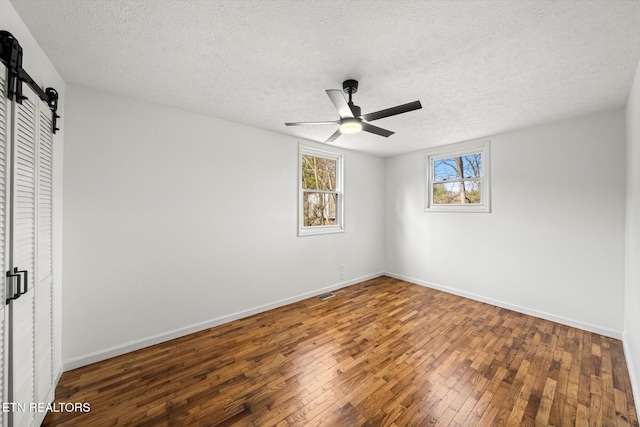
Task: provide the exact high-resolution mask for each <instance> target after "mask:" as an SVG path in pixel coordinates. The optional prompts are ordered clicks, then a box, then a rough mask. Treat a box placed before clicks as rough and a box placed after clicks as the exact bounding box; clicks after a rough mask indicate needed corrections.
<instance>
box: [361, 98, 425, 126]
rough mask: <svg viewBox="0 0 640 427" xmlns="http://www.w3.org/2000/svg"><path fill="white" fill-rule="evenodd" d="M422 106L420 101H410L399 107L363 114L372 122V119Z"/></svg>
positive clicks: (417, 108) (364, 117) (365, 118)
mask: <svg viewBox="0 0 640 427" xmlns="http://www.w3.org/2000/svg"><path fill="white" fill-rule="evenodd" d="M420 108H422V104H420V101H414V102H410V103H408V104H402V105H398V106H397V107H391V108H387V109H386V110H380V111H376V112H375V113H369V114H365V115H363V116H361V117H362V118H363V119H364V120H366V121H368V122H370V121H372V120H378V119H383V118H385V117H389V116H395V115H396V114H402V113H407V112H409V111H413V110H419V109H420Z"/></svg>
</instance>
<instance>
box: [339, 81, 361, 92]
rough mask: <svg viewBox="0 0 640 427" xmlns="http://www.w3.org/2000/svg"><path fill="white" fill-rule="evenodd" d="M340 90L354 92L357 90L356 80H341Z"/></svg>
mask: <svg viewBox="0 0 640 427" xmlns="http://www.w3.org/2000/svg"><path fill="white" fill-rule="evenodd" d="M342 90H344V92H345V93H348V94H352V93H356V92H357V91H358V81H357V80H352V79H349V80H345V81H344V82H342Z"/></svg>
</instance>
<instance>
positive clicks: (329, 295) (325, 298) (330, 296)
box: [318, 292, 336, 301]
mask: <svg viewBox="0 0 640 427" xmlns="http://www.w3.org/2000/svg"><path fill="white" fill-rule="evenodd" d="M335 296H336V294H332V293H331V292H329V293H328V294H322V295H320V296H319V297H318V299H319V300H320V301H324V300H327V299H329V298H333V297H335Z"/></svg>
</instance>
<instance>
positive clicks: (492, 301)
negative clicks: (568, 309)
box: [384, 271, 622, 340]
mask: <svg viewBox="0 0 640 427" xmlns="http://www.w3.org/2000/svg"><path fill="white" fill-rule="evenodd" d="M384 274H385V275H386V276H389V277H393V278H395V279H400V280H404V281H405V282H410V283H413V284H416V285H421V286H425V287H427V288H432V289H437V290H439V291H443V292H447V293H449V294H454V295H458V296H461V297H465V298H469V299H472V300H475V301H480V302H484V303H487V304H491V305H495V306H497V307H502V308H506V309H508V310H512V311H517V312H518V313H523V314H528V315H530V316H535V317H539V318H541V319H545V320H550V321H552V322H556V323H561V324H563V325H567V326H572V327H574V328H578V329H583V330H585V331H589V332H594V333H596V334H600V335H604V336H607V337H611V338H616V339H619V340H621V339H622V332H621V331H613V330H611V329H607V328H603V327H600V326H596V325H591V324H589V323H583V322H580V321H577V320H573V319H569V318H566V317H562V316H557V315H555V314H551V313H546V312H544V311H539V310H536V309H533V308H528V307H522V306H519V305H515V304H510V303H508V302H505V301H500V300H495V299H493V298H487V297H484V296H482V295H477V294H473V293H470V292H465V291H461V290H459V289H454V288H449V287H447V286H442V285H438V284H435V283H430V282H426V281H424V280H420V279H415V278H412V277H407V276H404V275H402V274H396V273H391V272H388V271H387V272H385V273H384Z"/></svg>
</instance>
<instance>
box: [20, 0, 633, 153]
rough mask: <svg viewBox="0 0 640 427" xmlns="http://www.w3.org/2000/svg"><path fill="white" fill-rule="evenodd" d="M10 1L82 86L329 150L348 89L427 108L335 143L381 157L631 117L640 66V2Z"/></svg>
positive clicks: (381, 104) (358, 98) (377, 105)
mask: <svg viewBox="0 0 640 427" xmlns="http://www.w3.org/2000/svg"><path fill="white" fill-rule="evenodd" d="M11 1H12V3H13V4H14V6H15V8H16V9H17V11H18V13H19V14H20V15H21V17H22V18H23V20H24V21H25V22H26V24H27V26H28V27H29V28H30V29H31V31H32V33H33V34H34V36H35V37H36V39H37V40H38V42H39V43H40V45H41V46H42V47H43V49H44V50H45V52H46V53H47V54H48V55H49V58H50V59H51V60H52V62H53V63H54V65H55V66H56V68H57V69H58V70H59V72H60V73H61V74H62V76H63V78H64V79H65V80H66V81H67V82H71V83H76V84H80V85H85V86H89V87H93V88H97V89H104V90H107V91H111V92H115V93H119V94H123V95H129V96H132V97H135V98H140V99H146V100H149V101H153V102H157V103H161V104H166V105H171V106H175V107H179V108H183V109H186V110H190V111H195V112H200V113H204V114H207V115H212V116H216V117H221V118H225V119H228V120H232V121H235V122H240V123H246V124H250V125H254V126H258V127H261V128H265V129H271V130H275V131H278V132H283V133H287V134H290V135H296V136H299V137H302V138H308V139H312V140H316V141H324V140H325V139H326V138H327V137H329V136H330V135H331V134H332V133H333V132H334V131H335V128H334V127H332V126H318V127H313V128H312V127H305V128H291V127H285V126H284V122H288V121H320V120H334V119H337V118H338V115H337V113H336V111H335V109H334V107H333V105H332V104H331V102H330V100H329V98H328V97H327V95H326V93H325V89H341V88H342V81H343V80H345V79H347V78H354V79H357V80H359V81H360V89H359V91H358V93H357V94H355V96H354V100H355V103H356V104H357V105H360V106H361V107H362V111H363V113H368V112H372V111H377V110H380V109H384V108H388V107H392V106H395V105H398V104H404V103H407V102H411V101H415V100H420V101H421V102H422V105H423V109H421V110H417V111H413V112H410V113H406V114H403V115H399V116H395V117H390V118H386V119H381V120H378V121H376V122H374V124H375V125H377V126H380V127H384V128H387V129H389V130H392V131H395V132H396V134H395V135H392V136H391V137H389V138H382V137H379V136H377V135H371V134H367V133H364V132H361V133H358V134H355V135H344V136H342V137H340V138H339V139H338V140H337V141H336V142H335V143H334V144H335V145H338V146H343V147H346V148H350V149H355V150H360V151H365V152H369V153H373V154H376V155H380V156H389V155H393V154H397V153H402V152H406V151H412V150H417V149H421V148H425V147H429V146H434V145H441V144H445V143H450V142H456V141H462V140H467V139H473V138H479V137H482V136H486V135H491V134H495V133H498V132H502V131H506V130H510V129H514V128H518V127H522V126H527V125H532V124H537V123H542V122H545V121H550V120H557V119H562V118H566V117H571V116H576V115H581V114H585V113H589V112H594V111H599V110H605V109H612V108H616V107H622V106H624V105H625V103H626V100H627V96H628V94H629V90H630V86H631V82H632V78H633V74H634V70H635V67H636V64H637V63H638V58H639V57H640V2H639V1H637V0H631V1H616V0H608V1H522V0H518V1H398V0H396V1H376V0H367V1H354V0H351V1H348V2H347V1H342V0H339V1H334V0H299V1H293V0H233V1H223V0H217V1H213V0H208V1H198V0H182V1H181V0H122V1H107V0H85V1H80V0H55V1H42V0H40V1H33V0H11ZM27 54H28V53H27Z"/></svg>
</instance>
